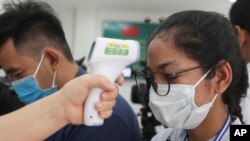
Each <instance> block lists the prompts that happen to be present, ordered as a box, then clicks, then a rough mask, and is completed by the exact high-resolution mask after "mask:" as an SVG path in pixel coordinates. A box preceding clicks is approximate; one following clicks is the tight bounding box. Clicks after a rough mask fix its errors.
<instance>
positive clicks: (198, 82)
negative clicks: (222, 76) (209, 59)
mask: <svg viewBox="0 0 250 141" xmlns="http://www.w3.org/2000/svg"><path fill="white" fill-rule="evenodd" d="M211 70H212V68H211V69H209V70H208V71H207V72H206V73H205V74H204V75H203V76H202V77H201V79H200V80H199V81H197V82H196V83H195V84H194V87H196V86H197V85H199V84H200V82H201V81H202V80H203V79H204V78H205V77H206V76H207V75H208V74H209V73H210V72H211Z"/></svg>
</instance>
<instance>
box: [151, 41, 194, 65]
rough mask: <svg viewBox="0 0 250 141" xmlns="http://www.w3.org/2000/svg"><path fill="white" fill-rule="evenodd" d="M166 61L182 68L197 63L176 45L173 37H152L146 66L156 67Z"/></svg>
mask: <svg viewBox="0 0 250 141" xmlns="http://www.w3.org/2000/svg"><path fill="white" fill-rule="evenodd" d="M167 62H169V63H168V64H170V65H169V66H171V67H172V66H173V67H176V66H181V67H183V68H187V67H188V66H189V67H190V66H195V65H196V64H197V62H195V61H194V60H192V59H190V58H189V57H188V56H187V55H186V54H185V53H184V52H183V51H182V50H180V49H179V48H177V47H176V45H175V43H174V40H173V39H171V38H168V39H164V40H163V39H161V38H154V39H153V40H152V41H151V42H150V44H149V46H148V57H147V66H148V67H149V68H150V69H156V68H157V67H159V66H161V65H162V64H166V63H167Z"/></svg>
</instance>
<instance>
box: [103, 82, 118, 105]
mask: <svg viewBox="0 0 250 141" xmlns="http://www.w3.org/2000/svg"><path fill="white" fill-rule="evenodd" d="M115 86H116V85H115ZM118 91H119V90H118V86H116V89H114V90H113V91H106V92H104V93H102V94H101V95H100V100H101V101H109V100H114V99H115V98H116V97H117V95H118Z"/></svg>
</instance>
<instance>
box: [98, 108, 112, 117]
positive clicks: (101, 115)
mask: <svg viewBox="0 0 250 141" xmlns="http://www.w3.org/2000/svg"><path fill="white" fill-rule="evenodd" d="M112 113H113V111H112V109H111V110H109V111H104V112H99V116H100V118H103V119H106V118H109V117H110V116H111V115H112Z"/></svg>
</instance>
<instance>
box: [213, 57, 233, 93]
mask: <svg viewBox="0 0 250 141" xmlns="http://www.w3.org/2000/svg"><path fill="white" fill-rule="evenodd" d="M214 81H215V83H214V84H215V86H214V87H215V93H223V92H225V90H226V89H227V88H228V86H229V85H230V83H231V81H232V68H231V66H230V64H229V63H228V62H227V61H225V60H223V61H220V62H219V63H218V64H217V65H216V67H215V76H214Z"/></svg>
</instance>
